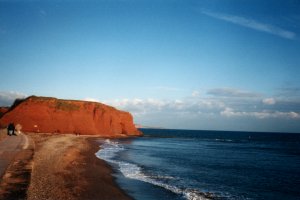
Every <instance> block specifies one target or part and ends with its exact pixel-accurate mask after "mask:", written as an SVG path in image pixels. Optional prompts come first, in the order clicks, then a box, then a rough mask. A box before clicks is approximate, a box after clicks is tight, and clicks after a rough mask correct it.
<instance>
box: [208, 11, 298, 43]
mask: <svg viewBox="0 0 300 200" xmlns="http://www.w3.org/2000/svg"><path fill="white" fill-rule="evenodd" d="M202 14H205V15H207V16H210V17H213V18H215V19H219V20H223V21H227V22H230V23H233V24H237V25H240V26H243V27H247V28H250V29H253V30H257V31H261V32H265V33H269V34H272V35H276V36H279V37H281V38H285V39H290V40H294V39H296V33H294V32H292V31H289V30H285V29H282V28H280V27H277V26H274V25H271V24H265V23H262V22H258V21H255V20H253V19H248V18H245V17H240V16H236V15H228V14H224V13H216V12H211V11H202Z"/></svg>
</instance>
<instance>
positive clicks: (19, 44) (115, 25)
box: [0, 0, 300, 132]
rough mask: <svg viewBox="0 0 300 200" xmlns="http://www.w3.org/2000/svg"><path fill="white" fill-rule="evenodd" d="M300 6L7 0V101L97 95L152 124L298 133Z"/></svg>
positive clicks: (1, 96) (1, 97) (1, 89)
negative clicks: (27, 97)
mask: <svg viewBox="0 0 300 200" xmlns="http://www.w3.org/2000/svg"><path fill="white" fill-rule="evenodd" d="M299 55H300V2H299V1H295V0H282V1H276V0H274V1H262V0H260V1H258V0H252V1H244V0H239V1H237V0H228V1H220V0H207V1H206V0H203V1H196V0H185V1H183V0H164V1H162V0H161V1H160V0H152V1H150V0H99V1H92V0H90V1H89V0H88V1H79V0H78V1H76V0H75V1H68V0H65V1H64V0H61V1H59V0H54V1H37V0H36V1H22V0H18V1H17V0H16V1H5V0H4V1H3V0H0V67H1V74H2V76H1V82H0V105H9V104H11V102H12V101H13V100H14V99H15V98H20V97H24V96H28V95H37V96H53V97H57V98H66V99H82V100H93V101H100V102H104V103H107V104H109V105H113V106H115V107H117V108H119V109H123V110H127V111H130V112H131V113H132V114H133V115H134V119H135V122H136V123H138V124H142V125H146V126H155V127H166V128H186V129H211V130H247V131H281V132H282V131H285V132H300V78H299V74H300V56H299Z"/></svg>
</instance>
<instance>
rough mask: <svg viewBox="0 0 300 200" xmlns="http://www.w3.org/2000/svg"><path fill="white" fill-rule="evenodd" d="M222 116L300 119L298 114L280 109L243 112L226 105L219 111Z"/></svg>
mask: <svg viewBox="0 0 300 200" xmlns="http://www.w3.org/2000/svg"><path fill="white" fill-rule="evenodd" d="M220 114H221V115H222V116H226V117H255V118H258V119H266V118H285V119H300V114H299V113H296V112H293V111H291V112H280V111H268V110H263V111H258V112H245V111H235V110H234V109H232V108H229V107H226V108H225V109H224V110H223V111H221V112H220Z"/></svg>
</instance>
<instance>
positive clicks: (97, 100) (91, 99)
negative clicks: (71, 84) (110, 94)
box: [83, 97, 100, 102]
mask: <svg viewBox="0 0 300 200" xmlns="http://www.w3.org/2000/svg"><path fill="white" fill-rule="evenodd" d="M83 100H84V101H91V102H100V100H99V99H95V98H91V97H87V98H84V99H83Z"/></svg>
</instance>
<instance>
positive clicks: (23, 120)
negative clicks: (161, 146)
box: [0, 96, 142, 137]
mask: <svg viewBox="0 0 300 200" xmlns="http://www.w3.org/2000/svg"><path fill="white" fill-rule="evenodd" d="M9 122H14V123H15V124H21V126H22V131H28V132H44V133H76V134H90V135H101V136H111V137H120V136H138V135H141V134H142V133H141V132H140V131H138V130H137V129H136V128H135V126H134V124H133V118H132V116H131V114H130V113H128V112H124V111H120V110H117V109H115V108H113V107H111V106H107V105H104V104H101V103H96V102H87V101H75V100H62V99H56V98H49V97H35V96H31V97H28V98H27V99H25V100H24V101H21V102H19V103H18V105H14V106H13V107H12V109H11V110H10V111H8V112H6V113H5V114H4V115H3V116H2V117H1V118H0V126H1V127H4V126H7V124H8V123H9Z"/></svg>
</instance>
